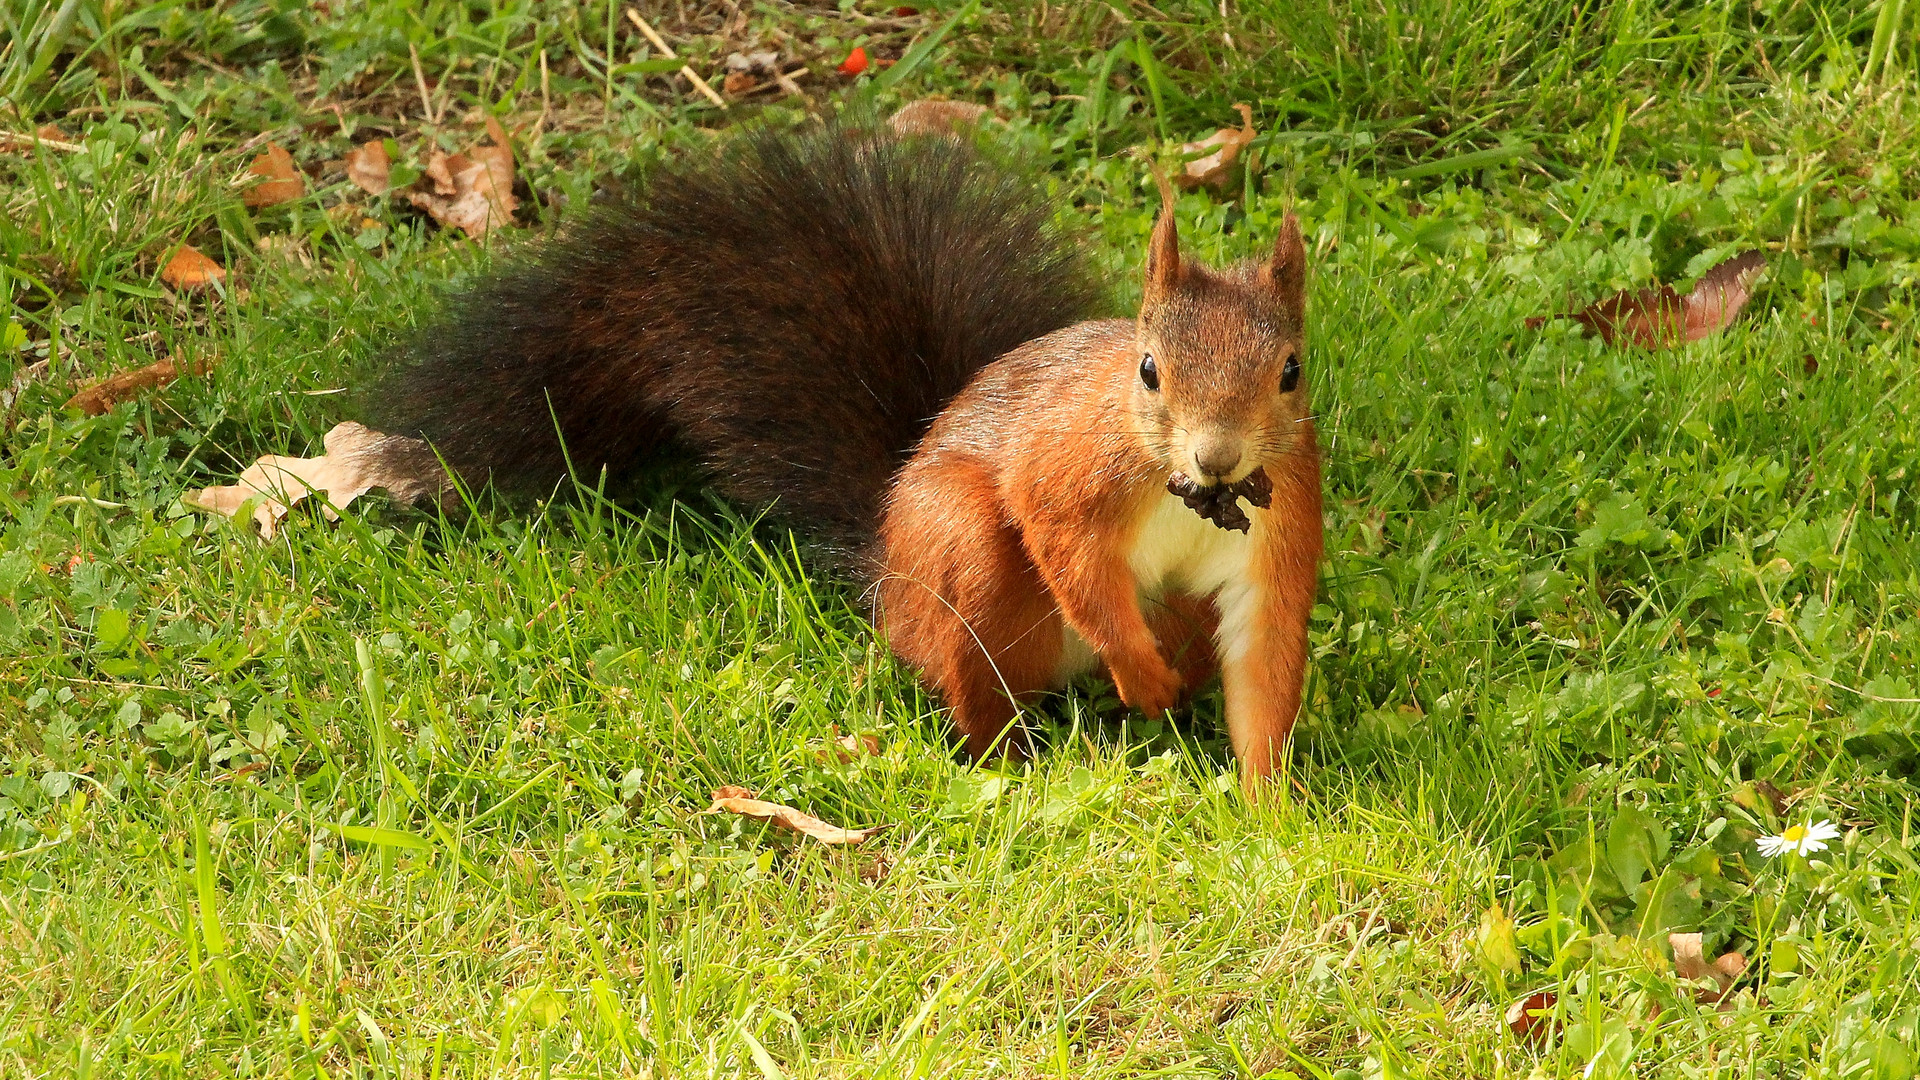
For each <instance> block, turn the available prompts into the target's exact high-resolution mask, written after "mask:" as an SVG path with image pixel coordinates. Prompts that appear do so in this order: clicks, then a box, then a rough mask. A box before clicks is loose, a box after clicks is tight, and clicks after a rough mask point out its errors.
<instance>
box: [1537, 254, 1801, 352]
mask: <svg viewBox="0 0 1920 1080" xmlns="http://www.w3.org/2000/svg"><path fill="white" fill-rule="evenodd" d="M1766 266H1767V257H1766V256H1765V255H1763V254H1761V253H1760V252H1758V251H1744V252H1741V253H1740V254H1738V255H1735V256H1734V257H1732V258H1730V259H1728V260H1726V261H1725V262H1722V263H1721V264H1720V265H1718V266H1716V267H1714V268H1713V269H1711V270H1709V271H1707V272H1706V273H1705V274H1702V275H1700V280H1699V281H1697V282H1695V283H1694V286H1693V291H1692V292H1689V293H1688V294H1687V295H1685V296H1681V295H1680V294H1679V293H1676V292H1674V291H1673V286H1671V285H1668V284H1665V283H1664V282H1663V283H1661V284H1658V285H1654V286H1651V287H1649V288H1645V289H1639V290H1635V291H1631V292H1619V293H1615V294H1613V295H1612V296H1609V297H1607V298H1606V299H1604V300H1596V301H1594V302H1593V303H1591V304H1588V305H1587V306H1586V307H1584V308H1581V309H1580V310H1579V311H1576V312H1573V313H1571V314H1569V315H1567V316H1566V317H1567V318H1570V319H1572V320H1573V321H1575V322H1577V323H1579V324H1580V325H1582V326H1584V327H1586V328H1587V329H1588V330H1591V331H1593V332H1594V333H1596V334H1599V335H1600V337H1601V340H1603V341H1605V342H1606V343H1607V344H1609V345H1620V344H1623V343H1625V344H1633V345H1639V346H1642V347H1644V348H1648V349H1671V348H1675V347H1676V346H1679V345H1680V344H1682V343H1684V342H1688V341H1699V340H1700V339H1701V338H1703V337H1706V336H1707V335H1709V334H1712V333H1714V332H1716V331H1718V330H1722V329H1724V328H1725V327H1726V326H1727V325H1728V324H1729V323H1731V322H1733V320H1734V318H1735V317H1736V316H1737V315H1739V314H1740V309H1741V308H1742V307H1744V306H1746V303H1747V300H1748V299H1749V298H1751V297H1752V295H1753V282H1754V279H1755V278H1756V277H1758V276H1759V275H1760V271H1762V270H1764V269H1766ZM1545 322H1546V317H1545V316H1540V315H1536V316H1534V317H1532V318H1530V319H1528V320H1527V326H1528V327H1530V328H1532V327H1538V326H1540V325H1542V324H1544V323H1545Z"/></svg>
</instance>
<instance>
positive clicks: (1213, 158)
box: [1173, 102, 1257, 191]
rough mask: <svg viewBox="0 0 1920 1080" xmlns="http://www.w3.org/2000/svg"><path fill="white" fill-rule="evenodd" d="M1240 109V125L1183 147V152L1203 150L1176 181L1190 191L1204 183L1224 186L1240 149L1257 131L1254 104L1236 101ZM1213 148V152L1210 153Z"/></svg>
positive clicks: (1189, 152) (1183, 153)
mask: <svg viewBox="0 0 1920 1080" xmlns="http://www.w3.org/2000/svg"><path fill="white" fill-rule="evenodd" d="M1234 108H1235V109H1236V110H1238V111H1239V113H1240V126H1239V127H1237V128H1221V129H1220V130H1219V131H1216V132H1214V133H1213V134H1212V135H1209V136H1207V137H1206V138H1205V139H1202V140H1201V141H1199V142H1191V143H1187V144H1185V145H1183V146H1181V147H1180V153H1181V156H1183V157H1185V156H1187V155H1190V154H1204V155H1205V156H1203V157H1197V158H1194V159H1193V160H1192V161H1189V162H1187V167H1186V169H1185V171H1183V172H1181V174H1180V175H1178V176H1176V177H1174V178H1173V179H1174V182H1175V183H1178V184H1179V185H1180V186H1181V187H1183V188H1186V189H1188V190H1189V191H1191V190H1192V189H1194V188H1197V187H1200V186H1201V185H1207V186H1210V187H1225V186H1226V183H1227V181H1228V180H1229V179H1230V178H1231V177H1232V176H1233V165H1234V162H1236V161H1238V160H1239V159H1240V151H1242V150H1244V149H1246V147H1247V144H1248V143H1250V142H1252V141H1253V137H1254V135H1255V134H1257V133H1256V132H1255V131H1254V129H1253V108H1252V106H1250V105H1247V104H1245V103H1244V102H1242V103H1238V104H1235V105H1234ZM1209 150H1211V151H1212V153H1207V151H1209Z"/></svg>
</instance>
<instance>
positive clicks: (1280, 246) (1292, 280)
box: [1260, 213, 1307, 326]
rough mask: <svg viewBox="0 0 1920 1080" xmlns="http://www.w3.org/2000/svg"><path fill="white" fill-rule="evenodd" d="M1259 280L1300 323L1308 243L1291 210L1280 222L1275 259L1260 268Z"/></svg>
mask: <svg viewBox="0 0 1920 1080" xmlns="http://www.w3.org/2000/svg"><path fill="white" fill-rule="evenodd" d="M1260 279H1261V281H1262V282H1263V283H1264V284H1265V285H1266V286H1267V288H1269V289H1271V290H1272V291H1273V294H1274V297H1275V298H1276V299H1278V300H1279V301H1280V309H1281V310H1282V311H1284V312H1286V313H1287V314H1288V315H1290V316H1292V317H1293V322H1294V325H1295V326H1298V325H1300V323H1301V321H1302V320H1303V319H1304V318H1305V316H1306V310H1307V245H1306V242H1305V241H1304V240H1302V239H1301V237H1300V219H1299V218H1297V217H1295V216H1294V215H1293V214H1292V213H1288V214H1287V218H1286V220H1285V221H1282V222H1281V223H1280V235H1279V236H1276V237H1274V240H1273V261H1272V262H1270V263H1268V264H1267V265H1265V266H1263V267H1261V268H1260Z"/></svg>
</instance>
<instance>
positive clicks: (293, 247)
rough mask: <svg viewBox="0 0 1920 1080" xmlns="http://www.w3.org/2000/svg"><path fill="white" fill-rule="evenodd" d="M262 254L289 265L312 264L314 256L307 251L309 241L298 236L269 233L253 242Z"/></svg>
mask: <svg viewBox="0 0 1920 1080" xmlns="http://www.w3.org/2000/svg"><path fill="white" fill-rule="evenodd" d="M253 246H254V247H256V248H258V249H259V251H260V254H261V255H263V256H265V257H267V258H268V259H271V260H274V261H276V262H281V263H285V264H288V265H298V266H312V265H313V257H312V256H311V255H309V254H308V253H307V242H306V240H304V239H303V238H301V237H298V236H284V235H278V234H275V235H269V236H263V237H261V238H260V239H258V240H255V241H254V242H253Z"/></svg>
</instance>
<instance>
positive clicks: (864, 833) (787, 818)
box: [704, 784, 892, 844]
mask: <svg viewBox="0 0 1920 1080" xmlns="http://www.w3.org/2000/svg"><path fill="white" fill-rule="evenodd" d="M722 810H724V811H726V812H727V813H729V814H740V815H742V816H743V817H750V818H758V819H760V820H762V821H771V822H773V823H774V824H775V825H779V826H781V827H782V828H786V829H791V830H793V831H794V832H797V833H802V834H805V835H807V836H811V837H813V838H814V839H815V840H818V841H820V842H821V843H823V844H860V843H864V842H865V841H866V840H867V838H868V837H871V836H873V835H875V834H877V833H881V832H884V831H886V830H887V829H889V828H891V827H892V826H889V825H875V826H872V827H871V828H866V829H843V828H841V827H840V826H838V825H829V824H827V823H826V822H824V821H821V820H820V819H819V818H817V817H814V816H812V815H811V814H803V813H801V812H800V811H798V810H795V809H794V808H793V807H791V806H782V805H780V804H779V803H771V802H765V801H763V800H761V799H756V798H754V797H753V792H751V791H748V790H747V789H746V788H743V787H737V786H735V785H732V784H729V785H727V786H726V787H722V788H716V789H715V790H714V792H713V805H712V806H709V807H707V809H706V810H705V811H704V812H705V813H708V814H714V813H719V812H720V811H722Z"/></svg>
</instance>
